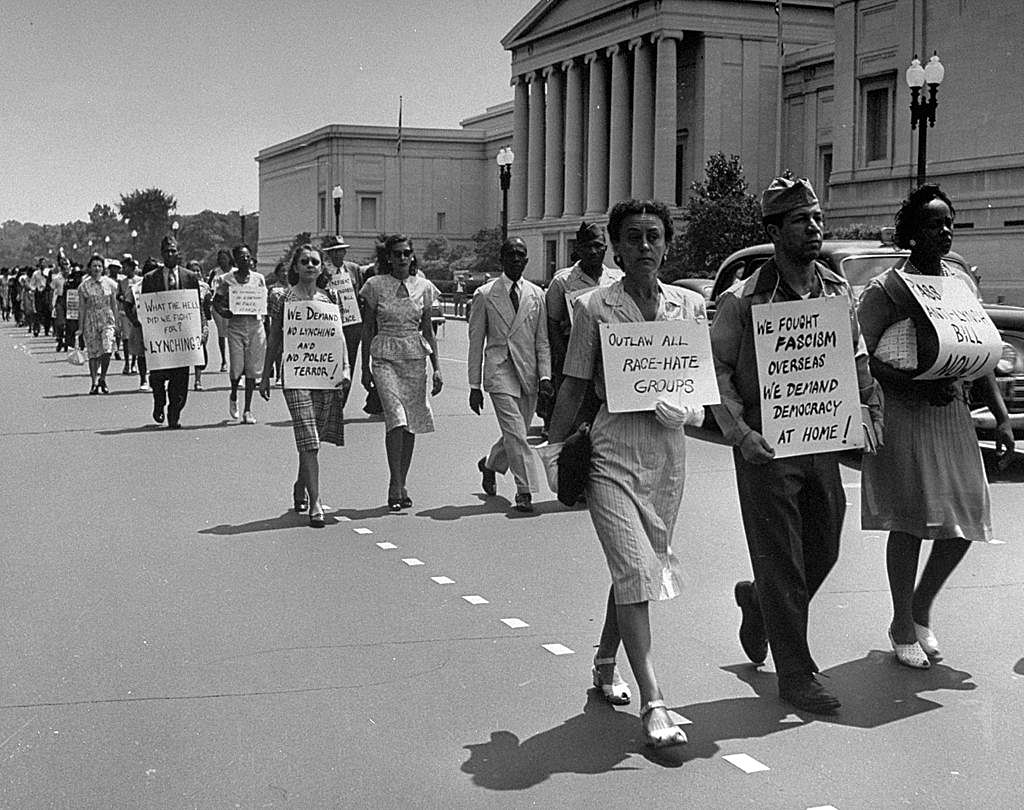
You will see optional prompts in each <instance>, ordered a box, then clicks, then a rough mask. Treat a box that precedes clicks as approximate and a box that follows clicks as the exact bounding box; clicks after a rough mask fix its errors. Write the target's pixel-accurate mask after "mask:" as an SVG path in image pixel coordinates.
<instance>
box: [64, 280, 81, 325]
mask: <svg viewBox="0 0 1024 810" xmlns="http://www.w3.org/2000/svg"><path fill="white" fill-rule="evenodd" d="M64 309H65V313H64V318H65V319H66V320H69V321H77V320H78V288H77V287H75V288H74V289H73V290H68V297H67V299H66V301H65V307H64Z"/></svg>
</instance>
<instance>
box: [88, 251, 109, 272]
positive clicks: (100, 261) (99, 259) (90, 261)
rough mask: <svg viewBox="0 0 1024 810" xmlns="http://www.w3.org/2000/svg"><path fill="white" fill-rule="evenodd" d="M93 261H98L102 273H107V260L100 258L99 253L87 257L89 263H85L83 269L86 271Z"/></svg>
mask: <svg viewBox="0 0 1024 810" xmlns="http://www.w3.org/2000/svg"><path fill="white" fill-rule="evenodd" d="M95 261H99V263H100V264H101V265H102V266H103V272H104V273H106V272H107V260H106V259H104V258H103V257H102V256H100V254H99V253H93V254H92V256H90V257H89V261H87V262H86V263H85V269H86V270H88V269H89V266H90V265H91V264H92V263H93V262H95Z"/></svg>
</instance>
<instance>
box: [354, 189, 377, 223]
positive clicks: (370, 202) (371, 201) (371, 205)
mask: <svg viewBox="0 0 1024 810" xmlns="http://www.w3.org/2000/svg"><path fill="white" fill-rule="evenodd" d="M379 203H380V198H379V196H377V195H376V194H360V195H359V230H361V231H376V230H379V226H378V224H377V218H378V209H379V208H380V205H379Z"/></svg>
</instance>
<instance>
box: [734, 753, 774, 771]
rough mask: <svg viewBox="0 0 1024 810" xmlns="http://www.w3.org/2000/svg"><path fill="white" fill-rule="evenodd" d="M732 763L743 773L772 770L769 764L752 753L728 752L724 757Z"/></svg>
mask: <svg viewBox="0 0 1024 810" xmlns="http://www.w3.org/2000/svg"><path fill="white" fill-rule="evenodd" d="M722 759H724V760H725V761H726V762H728V763H729V764H730V765H735V766H736V767H737V768H739V769H740V770H741V771H743V773H757V772H758V771H768V770H771V769H770V768H769V767H768V766H767V765H765V764H764V763H762V762H758V761H757V760H756V759H754V758H753V757H752V756H750V754H726V755H725V756H724V757H722Z"/></svg>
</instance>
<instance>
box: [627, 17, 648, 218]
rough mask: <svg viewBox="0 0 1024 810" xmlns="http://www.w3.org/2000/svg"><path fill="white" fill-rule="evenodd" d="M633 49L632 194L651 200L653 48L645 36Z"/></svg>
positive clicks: (631, 45) (631, 46)
mask: <svg viewBox="0 0 1024 810" xmlns="http://www.w3.org/2000/svg"><path fill="white" fill-rule="evenodd" d="M629 47H630V50H632V51H633V153H632V169H633V173H632V183H631V186H630V187H631V193H630V196H632V197H635V198H636V199H638V200H649V199H650V198H651V197H652V196H653V194H654V166H653V161H654V81H653V79H654V77H653V76H652V73H651V67H652V66H651V49H650V48H649V47H647V43H646V42H645V41H644V38H643V37H637V38H636V39H631V40H630V41H629Z"/></svg>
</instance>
